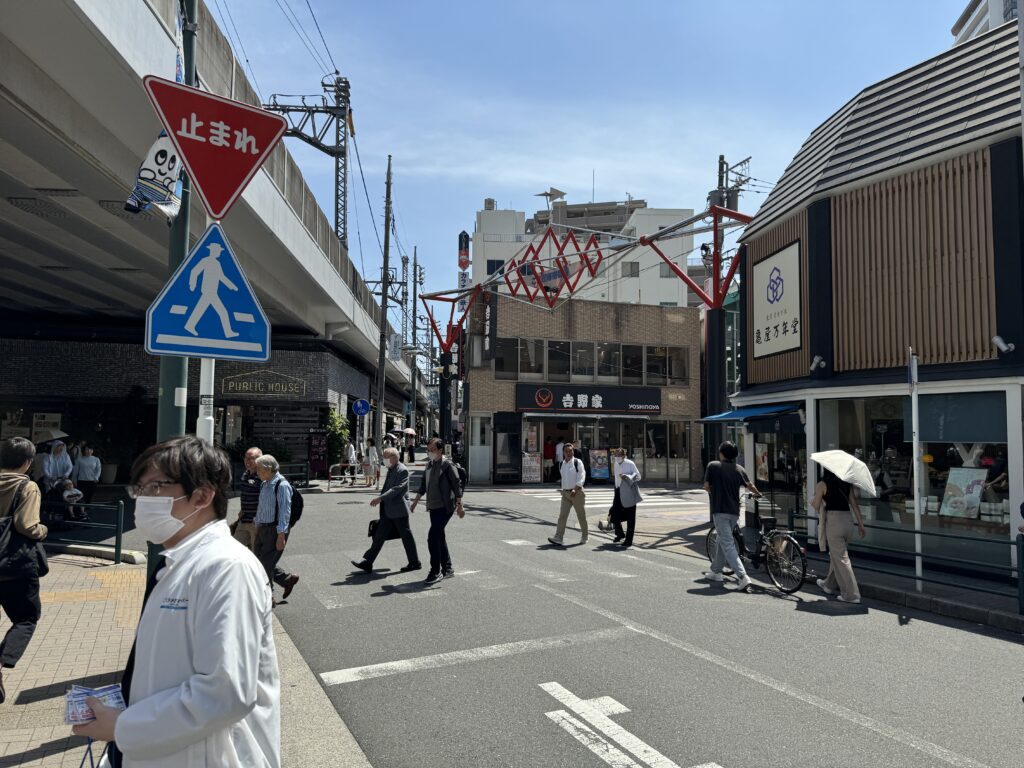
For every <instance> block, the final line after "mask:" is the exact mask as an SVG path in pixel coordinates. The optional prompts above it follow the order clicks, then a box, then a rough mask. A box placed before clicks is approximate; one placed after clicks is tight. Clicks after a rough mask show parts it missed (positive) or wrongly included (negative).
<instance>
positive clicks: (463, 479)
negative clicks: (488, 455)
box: [455, 464, 469, 493]
mask: <svg viewBox="0 0 1024 768" xmlns="http://www.w3.org/2000/svg"><path fill="white" fill-rule="evenodd" d="M455 470H456V471H457V472H458V473H459V492H460V493H461V492H463V491H465V490H466V483H468V482H469V473H468V472H467V471H466V468H465V467H464V466H462V465H461V464H456V465H455Z"/></svg>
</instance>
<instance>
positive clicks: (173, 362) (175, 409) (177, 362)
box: [150, 0, 198, 562]
mask: <svg viewBox="0 0 1024 768" xmlns="http://www.w3.org/2000/svg"><path fill="white" fill-rule="evenodd" d="M197 5H198V0H184V11H185V25H184V29H183V31H182V35H183V39H182V49H183V52H184V64H185V85H191V86H194V85H195V83H196V26H195V25H196V19H197V17H198V12H197V7H196V6H197ZM191 189H192V183H191V180H190V179H189V175H188V173H182V174H181V208H180V210H179V211H178V215H177V216H175V217H174V223H173V224H172V225H171V235H170V242H169V244H168V249H167V274H168V276H170V275H172V274H174V271H175V270H176V269H177V268H178V265H179V264H181V262H182V261H184V260H185V256H186V255H187V254H188V232H189V206H190V205H191V201H192V194H191ZM187 392H188V358H187V357H168V356H166V355H165V356H162V357H161V358H160V389H159V390H158V392H157V417H156V439H157V442H161V441H163V440H167V439H169V438H172V437H176V436H178V435H183V434H185V404H186V402H185V398H186V393H187ZM153 554H154V552H153V547H152V545H150V555H151V556H152V555H153ZM152 559H153V558H152V557H150V561H151V562H152Z"/></svg>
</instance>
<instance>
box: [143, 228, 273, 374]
mask: <svg viewBox="0 0 1024 768" xmlns="http://www.w3.org/2000/svg"><path fill="white" fill-rule="evenodd" d="M146 351H147V352H149V353H150V354H151V355H178V356H181V357H212V358H216V359H218V360H249V361H252V362H264V361H266V360H268V359H270V323H269V322H268V321H267V316H266V315H265V314H263V308H262V307H261V306H260V303H259V301H258V300H257V298H256V294H255V293H254V292H253V290H252V286H251V285H249V281H248V280H247V279H246V278H245V273H244V272H242V267H241V265H239V263H238V260H237V259H236V258H235V255H234V254H233V253H232V252H231V246H230V245H229V244H228V240H227V237H225V235H224V230H223V229H222V228H221V226H220V224H217V223H214V224H211V225H210V228H209V229H207V230H206V232H205V233H204V234H203V236H202V237H201V238H199V242H197V243H196V245H195V247H194V248H193V249H192V250H191V252H190V253H189V255H188V257H187V258H186V259H185V261H183V262H182V264H181V266H180V267H178V269H177V270H176V271H175V273H174V274H173V275H172V276H171V279H170V280H168V281H167V285H165V286H164V289H163V290H162V291H160V295H159V296H157V297H156V301H154V302H153V304H152V305H150V307H149V309H148V310H147V312H146Z"/></svg>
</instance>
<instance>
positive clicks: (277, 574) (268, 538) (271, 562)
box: [254, 525, 291, 587]
mask: <svg viewBox="0 0 1024 768" xmlns="http://www.w3.org/2000/svg"><path fill="white" fill-rule="evenodd" d="M284 536H285V539H287V538H288V534H287V533H286V534H285V535H284ZM254 551H255V553H256V557H257V558H258V559H259V561H260V565H262V566H263V570H265V571H266V572H267V580H268V581H271V582H273V583H274V584H277V586H279V587H283V586H285V582H286V581H287V580H288V578H289V577H290V576H291V574H290V573H288V572H287V571H283V570H281V569H280V568H279V567H278V565H277V564H278V562H279V561H280V560H281V555H282V554H284V553H283V552H278V550H277V526H276V525H258V526H256V549H255V550H254Z"/></svg>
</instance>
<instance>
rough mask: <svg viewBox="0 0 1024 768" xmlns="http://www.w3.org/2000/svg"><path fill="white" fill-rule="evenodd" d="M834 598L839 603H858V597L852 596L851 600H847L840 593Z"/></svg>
mask: <svg viewBox="0 0 1024 768" xmlns="http://www.w3.org/2000/svg"><path fill="white" fill-rule="evenodd" d="M836 600H838V601H839V602H841V603H852V604H853V605H860V598H859V597H855V598H853V600H847V599H846V598H845V597H843V596H842V595H840V596H839V597H837V598H836Z"/></svg>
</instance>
